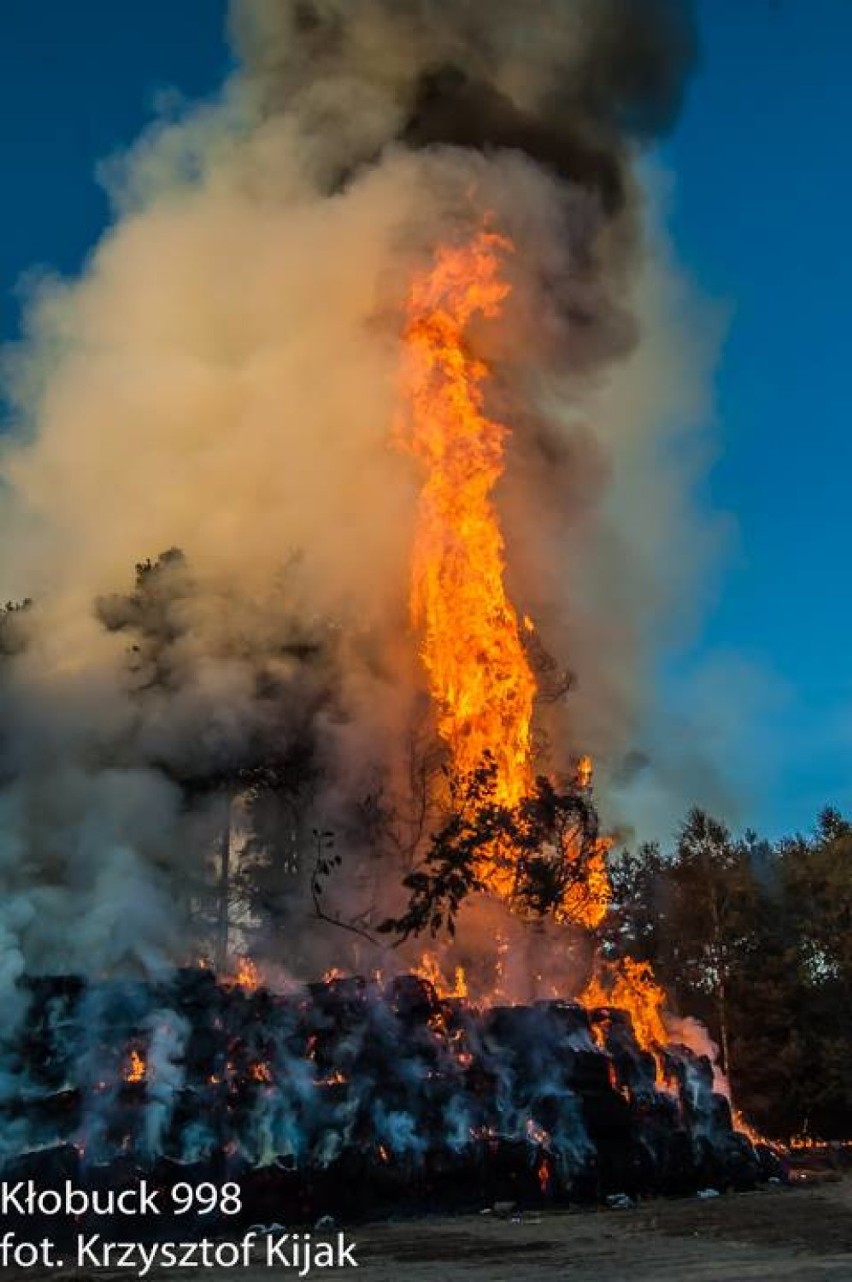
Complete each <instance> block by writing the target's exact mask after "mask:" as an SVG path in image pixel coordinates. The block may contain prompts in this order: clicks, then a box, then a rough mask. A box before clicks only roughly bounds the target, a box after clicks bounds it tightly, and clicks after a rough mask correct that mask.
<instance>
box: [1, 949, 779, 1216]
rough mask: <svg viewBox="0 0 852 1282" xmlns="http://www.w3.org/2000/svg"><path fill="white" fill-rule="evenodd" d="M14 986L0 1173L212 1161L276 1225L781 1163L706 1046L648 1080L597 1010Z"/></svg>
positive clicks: (657, 1189)
mask: <svg viewBox="0 0 852 1282" xmlns="http://www.w3.org/2000/svg"><path fill="white" fill-rule="evenodd" d="M28 987H29V989H30V1003H31V1006H30V1014H29V1018H28V1021H27V1028H28V1030H29V1031H28V1032H27V1033H26V1034H25V1035H22V1038H21V1042H20V1045H18V1046H15V1047H10V1048H9V1052H8V1053H9V1056H10V1059H9V1063H8V1065H7V1073H6V1087H7V1089H6V1091H5V1092H4V1097H3V1101H2V1104H0V1109H2V1113H3V1117H4V1120H3V1126H2V1128H0V1135H2V1142H3V1145H4V1151H3V1154H2V1158H3V1174H4V1178H10V1177H11V1176H12V1175H14V1177H15V1178H26V1177H27V1175H31V1176H32V1177H33V1178H42V1179H44V1178H47V1177H49V1175H50V1172H51V1169H52V1168H51V1163H56V1162H60V1163H61V1162H65V1163H66V1164H67V1162H68V1161H69V1160H70V1161H72V1162H73V1163H74V1164H75V1165H76V1167H77V1170H78V1176H79V1178H80V1179H81V1180H83V1181H84V1182H85V1180H86V1179H87V1178H94V1176H95V1174H97V1173H98V1172H100V1176H99V1178H101V1177H103V1174H104V1170H105V1165H104V1164H106V1168H107V1169H109V1167H111V1165H112V1164H113V1163H116V1162H119V1163H123V1164H124V1165H125V1166H126V1165H127V1164H129V1165H130V1166H131V1167H134V1168H141V1169H145V1170H153V1171H160V1172H162V1171H163V1170H165V1169H167V1168H168V1169H171V1170H172V1171H174V1168H175V1166H176V1164H177V1165H179V1166H180V1168H181V1170H182V1171H184V1175H182V1176H177V1177H175V1178H187V1174H186V1172H187V1171H190V1169H191V1170H194V1171H195V1172H196V1173H197V1175H198V1178H199V1179H203V1178H209V1171H210V1169H211V1164H212V1165H213V1166H215V1168H216V1170H217V1172H218V1173H219V1177H222V1178H223V1177H224V1173H227V1175H228V1178H234V1176H235V1175H236V1176H238V1177H239V1178H241V1179H242V1178H243V1177H245V1179H247V1180H248V1181H249V1184H250V1185H251V1186H252V1187H254V1186H255V1185H256V1186H257V1187H258V1188H259V1189H264V1188H265V1189H267V1192H268V1190H269V1189H270V1188H274V1189H275V1190H277V1192H276V1193H275V1196H276V1197H277V1198H278V1199H279V1201H278V1202H277V1203H276V1210H275V1214H274V1215H273V1216H272V1218H277V1219H279V1220H280V1219H284V1220H285V1221H287V1220H290V1221H292V1220H295V1219H298V1218H304V1217H308V1216H309V1215H310V1214H312V1213H313V1212H314V1211H315V1210H316V1209H317V1208H318V1207H319V1209H321V1210H322V1211H328V1210H333V1211H334V1212H335V1213H339V1214H344V1215H350V1216H357V1215H361V1214H371V1213H380V1212H381V1211H382V1210H383V1209H386V1208H387V1207H388V1206H392V1205H397V1204H398V1205H405V1206H410V1207H412V1208H415V1207H416V1208H418V1209H421V1210H429V1209H437V1208H438V1207H469V1206H472V1205H477V1204H479V1205H482V1204H483V1202H487V1201H488V1199H491V1200H494V1199H495V1198H499V1197H512V1198H514V1199H516V1200H521V1201H527V1202H535V1201H541V1200H542V1199H544V1200H547V1201H553V1202H561V1201H563V1202H564V1201H566V1200H568V1199H569V1198H570V1199H571V1200H573V1201H577V1200H594V1199H596V1198H601V1197H604V1196H606V1195H608V1194H610V1193H615V1192H626V1193H630V1194H642V1193H675V1192H681V1193H685V1192H690V1191H694V1190H696V1189H699V1188H702V1187H705V1186H707V1185H708V1184H709V1185H713V1186H715V1187H717V1188H721V1187H749V1186H752V1185H754V1184H755V1183H756V1182H757V1181H758V1180H759V1179H761V1178H764V1177H765V1176H766V1175H767V1174H769V1173H775V1169H777V1168H771V1162H772V1157H771V1154H769V1153H767V1152H765V1151H762V1150H761V1149H760V1147H759V1146H758V1147H757V1148H755V1146H753V1145H752V1143H751V1142H750V1141H749V1140H748V1139H747V1138H746V1137H745V1136H744V1135H742V1134H740V1133H738V1132H736V1131H735V1130H734V1128H733V1125H732V1119H731V1113H730V1108H729V1105H728V1102H727V1100H725V1099H724V1098H723V1097H722V1096H720V1095H718V1094H716V1093H715V1092H714V1090H713V1070H712V1066H711V1064H710V1063H709V1061H708V1060H706V1059H704V1058H701V1057H698V1056H696V1055H694V1054H692V1053H691V1052H690V1051H688V1050H687V1049H686V1048H674V1047H673V1048H669V1049H667V1050H666V1051H665V1052H661V1054H662V1056H663V1059H664V1066H665V1076H666V1082H667V1085H666V1088H665V1089H660V1088H659V1086H658V1085H657V1082H658V1076H659V1074H658V1065H657V1064H656V1063H655V1059H654V1056H652V1055H650V1054H648V1053H647V1052H646V1051H643V1050H642V1048H641V1047H640V1045H639V1043H638V1042H637V1039H636V1037H635V1035H634V1032H633V1028H632V1025H631V1022H630V1018H629V1016H628V1015H627V1014H626V1013H625V1012H623V1011H618V1010H617V1009H614V1008H612V1007H608V1008H606V1009H605V1010H596V1009H589V1010H587V1009H585V1008H583V1007H582V1006H580V1005H578V1004H576V1003H574V1002H566V1001H556V1000H554V1001H544V1002H538V1003H535V1004H533V1005H528V1006H494V1007H491V1008H486V1009H480V1008H477V1007H474V1006H472V1005H470V1004H469V1003H468V1002H467V1001H466V1000H465V999H463V998H453V999H446V998H444V999H441V998H439V997H438V996H437V994H436V991H435V989H434V987H433V986H432V985H431V984H429V983H428V982H426V981H424V980H423V979H421V978H419V977H416V976H413V975H402V976H399V977H397V978H396V979H394V980H391V981H390V982H389V983H388V984H386V985H384V986H380V985H379V984H377V983H371V982H368V981H365V980H362V979H357V978H338V979H333V980H330V981H324V982H321V983H316V984H311V985H309V986H308V987H307V988H304V989H299V990H297V991H294V992H293V993H290V994H283V995H278V994H273V993H270V992H268V991H267V990H266V989H264V988H263V987H259V988H247V987H242V986H239V985H234V984H230V985H227V984H217V983H216V980H215V977H214V976H213V974H212V973H211V972H210V971H209V970H204V969H196V970H186V971H179V972H177V973H176V974H175V975H174V976H173V977H172V978H171V979H169V980H168V981H164V982H163V983H160V984H149V983H130V982H126V981H124V982H119V981H113V982H109V981H99V982H97V983H92V984H88V985H87V984H85V983H84V982H83V981H81V980H76V979H35V980H30V981H28ZM128 1046H130V1047H132V1048H133V1051H134V1054H135V1056H136V1058H133V1057H132V1056H130V1055H129V1054H128V1050H127V1048H128ZM128 1060H130V1061H131V1063H132V1064H133V1065H134V1066H136V1068H137V1069H138V1065H139V1064H143V1065H144V1072H141V1073H140V1072H138V1071H134V1072H132V1073H131V1074H128V1072H127V1065H128ZM13 1066H14V1067H13ZM14 1069H16V1070H17V1076H15V1075H14ZM164 1164H165V1166H164ZM204 1172H207V1173H208V1174H207V1175H206V1176H205V1174H204ZM87 1173H88V1174H87ZM355 1177H357V1178H355ZM163 1178H165V1176H163ZM253 1213H254V1214H255V1215H256V1214H258V1211H257V1208H256V1207H255V1208H254V1211H253Z"/></svg>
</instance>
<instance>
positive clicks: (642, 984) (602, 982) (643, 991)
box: [579, 957, 669, 1081]
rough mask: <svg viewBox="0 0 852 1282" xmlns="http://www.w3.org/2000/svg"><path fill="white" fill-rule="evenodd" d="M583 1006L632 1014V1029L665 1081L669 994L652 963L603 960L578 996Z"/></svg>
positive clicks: (661, 1078) (658, 1077) (630, 958)
mask: <svg viewBox="0 0 852 1282" xmlns="http://www.w3.org/2000/svg"><path fill="white" fill-rule="evenodd" d="M579 1000H580V1002H581V1003H582V1005H583V1006H586V1007H594V1006H615V1007H618V1009H619V1010H625V1011H627V1012H628V1014H629V1015H630V1020H631V1023H632V1024H633V1032H634V1033H635V1035H636V1040H637V1042H638V1043H639V1045H640V1046H641V1047H642V1049H643V1050H646V1051H650V1052H651V1053H652V1054H653V1055H654V1058H655V1059H656V1061H657V1080H658V1081H662V1080H663V1072H662V1063H661V1057H660V1055H659V1052H660V1050H661V1049H662V1048H663V1047H664V1046H666V1045H667V1044H668V1041H669V1036H668V1033H667V1031H666V1026H665V1023H664V1021H663V1008H664V1007H665V1004H666V994H665V992H664V990H663V989H662V988H661V987H660V985H659V984H658V983H657V981H656V980H655V979H654V972H653V970H652V969H651V965H650V963H649V962H637V961H634V960H633V958H632V957H622V958H620V959H619V960H618V961H617V962H601V963H599V964H598V967H597V968H596V970H595V973H594V974H593V975H592V977H591V979H590V980H589V982H588V984H587V985H586V987H585V988H584V990H583V992H582V993H581V994H580V998H579Z"/></svg>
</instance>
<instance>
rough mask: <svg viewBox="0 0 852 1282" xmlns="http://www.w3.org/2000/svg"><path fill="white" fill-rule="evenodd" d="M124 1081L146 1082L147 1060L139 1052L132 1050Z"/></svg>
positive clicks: (128, 1058)
mask: <svg viewBox="0 0 852 1282" xmlns="http://www.w3.org/2000/svg"><path fill="white" fill-rule="evenodd" d="M124 1080H125V1081H126V1082H144V1080H145V1060H144V1058H143V1057H142V1056H141V1055H140V1054H139V1052H138V1051H137V1050H131V1052H130V1054H129V1055H128V1057H127V1067H126V1068H125V1070H124Z"/></svg>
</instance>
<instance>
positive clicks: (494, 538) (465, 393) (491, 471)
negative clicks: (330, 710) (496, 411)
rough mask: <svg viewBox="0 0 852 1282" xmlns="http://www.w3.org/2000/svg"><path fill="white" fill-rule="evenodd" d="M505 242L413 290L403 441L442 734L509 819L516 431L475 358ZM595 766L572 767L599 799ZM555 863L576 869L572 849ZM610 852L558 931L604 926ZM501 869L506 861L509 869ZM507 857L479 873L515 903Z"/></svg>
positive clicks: (419, 615) (521, 627) (448, 252)
mask: <svg viewBox="0 0 852 1282" xmlns="http://www.w3.org/2000/svg"><path fill="white" fill-rule="evenodd" d="M511 250H512V245H511V243H510V242H509V241H508V240H507V239H506V238H505V237H503V236H500V235H498V234H497V233H495V232H492V231H487V230H484V231H480V232H479V233H478V234H477V235H476V236H474V237H473V239H472V240H471V241H469V242H468V243H465V244H461V245H450V246H443V247H441V248H440V249H439V250H438V251H437V253H436V256H435V260H434V263H433V264H432V267H431V268H430V269H429V270H428V271H425V272H422V273H420V274H418V275H417V276H416V277H415V279H414V281H413V283H412V285H411V288H410V290H409V294H408V300H407V318H406V324H405V329H404V334H403V340H404V344H405V349H406V363H405V368H404V375H403V382H404V387H403V392H404V401H405V413H404V415H403V421H402V422H401V424H400V425H399V427H398V430H397V439H398V440H399V442H400V443H401V444H402V445H403V446H404V448H406V449H407V450H409V452H410V453H412V454H413V455H414V456H415V457H416V458H417V459H418V460H419V461H420V462H421V463H422V464H423V465H424V468H425V471H426V479H425V482H424V484H423V488H422V491H421V494H420V500H419V505H418V515H417V526H416V531H415V539H414V550H413V558H412V561H413V564H412V586H411V601H410V605H411V615H412V620H413V622H414V625H415V627H417V628H419V629H420V630H421V632H422V636H423V640H422V644H421V657H422V660H423V664H424V667H425V669H426V672H427V675H428V678H429V685H430V691H431V694H432V698H433V700H434V703H435V706H436V709H437V728H438V733H439V735H440V737H441V738H442V739H443V740H444V742H445V743H446V745H447V747H448V749H449V752H450V759H451V763H452V768H453V771H454V774H455V775H456V777H458V778H462V779H464V778H466V777H469V776H470V775H471V774H472V773H473V772H474V771H476V770H477V769H478V768H479V767H481V766H482V765H483V763H484V761H485V760H486V759H487V758H490V760H491V761H492V762H493V765H494V769H495V778H494V796H493V800H494V802H495V803H496V804H497V805H500V806H505V807H509V808H511V807H515V806H517V805H518V803H519V802H521V801H522V800H523V799H524V798H525V797H527V796H529V795H530V793H531V791H532V786H533V783H534V772H533V761H532V716H533V706H534V702H535V695H536V681H535V676H534V674H533V670H532V667H531V665H530V661H529V658H528V654H527V650H526V648H525V642H524V639H523V636H524V634H531V633H534V631H535V625H534V623H533V621H532V619H530V618H529V616H528V615H523V616H522V617H521V618H519V617H518V614H517V612H516V610H515V608H514V606H513V604H512V602H511V601H510V600H509V597H508V595H507V592H506V587H505V583H504V572H505V568H506V563H505V545H504V540H503V535H502V532H501V529H500V521H499V518H498V514H497V510H496V508H495V505H494V499H493V493H494V489H495V486H496V485H497V482H498V481H499V479H500V477H501V476H502V474H503V471H504V468H505V459H504V445H505V441H506V438H507V437H508V435H509V429H508V428H507V427H506V426H505V425H504V424H502V423H499V422H497V421H496V420H494V419H491V418H489V417H488V416H487V415H486V413H485V408H484V400H485V385H486V383H487V380H488V378H489V376H490V372H491V371H490V369H489V366H488V365H487V363H486V362H485V361H484V360H482V359H481V358H480V357H477V356H474V355H473V353H472V352H471V350H470V341H469V340H470V330H471V327H472V325H473V324H474V323H475V322H476V321H477V320H478V319H479V318H485V319H493V318H494V317H496V316H497V315H499V313H500V308H501V304H502V303H503V301H504V300H505V299H506V297H507V296H508V294H509V292H510V287H509V285H508V283H507V282H506V281H505V280H504V279H503V278H502V277H501V274H500V267H501V262H500V259H501V255H504V254H506V253H509V252H511ZM591 780H592V762H591V759H590V758H589V757H582V758H581V759H580V761H579V762H578V764H577V768H576V783H577V786H578V787H580V788H588V787H590V786H591ZM566 842H567V843H568V846H567V848H566V849H565V850H563V851H562V852H560V853H561V855H562V856H564V857H567V858H569V859H572V858H578V857H579V855H580V847H579V845H578V846H577V848H576V850H575V849H574V845H573V842H572V839H571V838H570V837H569V838H566ZM607 849H608V845H607V843H606V842H605V841H601V842H600V843H599V844H598V848H597V849H596V850H595V851H594V852H593V853H592V855H591V857H590V860H589V864H588V874H587V876H586V877H585V879H584V884H577V885H572V887H571V888H570V890H569V892H568V893H567V894H566V897H565V900H564V902H563V904H562V905H561V907H560V909H559V911H558V912H557V914H556V915H557V917H558V918H559V919H561V920H570V921H574V922H578V923H580V924H582V925H584V926H587V927H595V926H597V925H598V924H599V923H600V922H601V920H602V919H603V917H604V915H605V914H606V911H607V906H608V903H609V893H610V890H609V878H608V875H607V870H606V851H607ZM501 856H503V857H501ZM511 865H512V861H511V859H506V858H505V852H504V851H501V850H500V849H499V847H497V846H495V849H494V850H493V851H491V852H490V853H489V854H488V855H486V856H485V857H484V858H483V859H482V860H481V866H480V867H479V869H478V872H479V875H480V877H481V879H482V880H483V882H484V883H485V884H486V885H487V886H488V887H489V888H490V889H491V890H492V891H494V892H496V893H497V894H499V895H501V896H502V897H503V898H506V899H511V897H512V894H513V891H514V870H513V868H512V866H511Z"/></svg>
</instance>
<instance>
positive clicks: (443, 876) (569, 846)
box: [378, 755, 598, 940]
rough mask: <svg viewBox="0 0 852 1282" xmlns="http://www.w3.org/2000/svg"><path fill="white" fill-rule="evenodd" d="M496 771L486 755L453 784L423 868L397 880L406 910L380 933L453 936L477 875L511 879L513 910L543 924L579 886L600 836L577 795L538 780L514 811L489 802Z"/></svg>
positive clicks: (590, 809)
mask: <svg viewBox="0 0 852 1282" xmlns="http://www.w3.org/2000/svg"><path fill="white" fill-rule="evenodd" d="M496 777H497V768H496V764H495V762H494V760H493V758H492V757H491V756H490V755H486V757H485V759H484V761H483V763H482V765H481V766H480V767H479V768H478V769H477V770H474V771H472V772H471V774H470V775H469V776H467V777H466V778H464V779H461V780H456V781H451V795H452V798H453V805H452V807H451V810H450V813H449V816H448V818H447V819H446V821H445V822H444V824H443V825H442V827H441V828H440V829H439V830H438V831H437V832H436V833H434V834H433V835H432V837H431V839H430V842H429V847H428V850H427V852H426V854H425V856H424V858H423V860H422V862H421V863H420V864H419V865H418V867H417V868H415V869H414V870H413V871H412V872H410V873H408V875H407V876H406V877H404V878H403V886H404V888H405V889H406V890H407V891H408V892H409V900H408V905H407V907H406V910H405V912H404V913H403V914H402V915H401V916H400V917H395V918H388V919H387V920H385V921H383V922H382V923H381V925H380V926H379V927H378V930H379V931H380V932H381V933H382V934H394V935H396V936H398V938H399V939H400V940H405V939H408V938H409V937H410V936H412V935H420V934H422V933H423V932H424V931H428V932H429V934H430V935H431V936H432V937H433V938H434V937H435V936H437V935H438V934H439V933H440V932H441V931H442V930H446V932H447V934H449V935H450V936H452V935H454V934H455V923H456V917H457V915H458V912H459V909H460V908H461V905H462V903H463V902H464V900H465V899H466V898H467V896H468V895H470V894H472V893H474V892H476V891H481V890H483V889H484V888H485V887H484V883H483V880H482V875H483V868H484V867H494V868H496V869H497V871H498V872H499V873H501V874H503V875H505V876H506V877H507V878H510V879H511V882H512V892H511V898H512V902H513V905H514V907H515V908H516V909H517V910H518V911H519V912H521V913H523V914H524V915H528V916H533V917H544V916H545V915H547V914H548V913H552V912H554V911H555V910H556V909H557V908H558V907H559V905H560V904H561V903H562V902H563V900H564V898H565V895H566V893H567V892H568V891H569V889H570V888H571V886H572V885H575V884H576V885H585V883H586V870H587V864H588V860H589V858H590V857H591V855H592V853H593V852H594V850H595V842H596V839H597V835H598V826H597V815H596V813H595V811H594V808H593V807H592V805H591V803H590V801H589V800H588V799H587V797H586V796H585V794H584V793H583V792H582V791H581V790H580V789H577V788H574V789H571V790H570V791H567V792H557V791H556V790H555V788H554V787H553V785H552V784H551V783H550V781H549V780H548V779H545V778H544V777H540V778H538V779H537V780H536V783H535V787H534V789H533V791H532V792H531V794H530V795H529V796H528V797H525V798H524V799H523V801H521V803H520V804H519V805H518V806H516V807H512V808H509V807H506V806H501V805H498V804H497V803H496V802H495V800H494V795H495V790H496Z"/></svg>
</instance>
